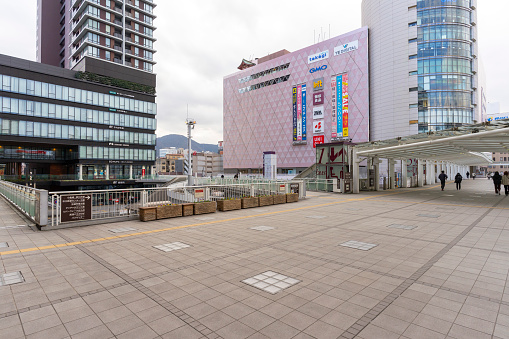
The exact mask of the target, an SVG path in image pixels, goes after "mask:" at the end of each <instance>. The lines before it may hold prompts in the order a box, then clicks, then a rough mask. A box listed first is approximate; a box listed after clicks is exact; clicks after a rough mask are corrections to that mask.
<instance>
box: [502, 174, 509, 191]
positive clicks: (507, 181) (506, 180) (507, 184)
mask: <svg viewBox="0 0 509 339" xmlns="http://www.w3.org/2000/svg"><path fill="white" fill-rule="evenodd" d="M502 185H504V191H505V195H506V196H508V195H509V172H507V171H505V172H504V175H503V176H502Z"/></svg>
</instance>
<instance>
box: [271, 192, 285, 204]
mask: <svg viewBox="0 0 509 339" xmlns="http://www.w3.org/2000/svg"><path fill="white" fill-rule="evenodd" d="M277 204H286V194H276V195H274V205H277Z"/></svg>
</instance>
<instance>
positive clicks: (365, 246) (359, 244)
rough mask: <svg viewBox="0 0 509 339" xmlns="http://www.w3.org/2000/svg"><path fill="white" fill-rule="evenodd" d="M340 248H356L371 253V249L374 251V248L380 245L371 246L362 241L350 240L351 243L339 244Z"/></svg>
mask: <svg viewBox="0 0 509 339" xmlns="http://www.w3.org/2000/svg"><path fill="white" fill-rule="evenodd" d="M339 246H344V247H350V248H355V249H357V250H362V251H369V250H370V249H372V248H373V247H376V246H378V245H376V244H369V243H367V242H360V241H355V240H350V241H347V242H344V243H342V244H339Z"/></svg>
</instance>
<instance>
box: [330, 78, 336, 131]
mask: <svg viewBox="0 0 509 339" xmlns="http://www.w3.org/2000/svg"><path fill="white" fill-rule="evenodd" d="M330 86H331V93H332V94H331V96H332V98H331V105H332V134H331V136H332V138H336V137H337V136H338V129H337V125H336V114H337V112H336V102H337V98H336V76H333V77H332V78H331V81H330Z"/></svg>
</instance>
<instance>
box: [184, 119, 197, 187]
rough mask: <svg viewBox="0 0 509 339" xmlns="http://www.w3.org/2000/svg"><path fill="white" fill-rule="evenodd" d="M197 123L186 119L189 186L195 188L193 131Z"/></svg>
mask: <svg viewBox="0 0 509 339" xmlns="http://www.w3.org/2000/svg"><path fill="white" fill-rule="evenodd" d="M195 124H196V121H194V119H191V118H187V119H186V125H187V157H188V158H187V185H188V186H193V167H192V166H191V139H192V136H191V130H192V129H194V125H195Z"/></svg>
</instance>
